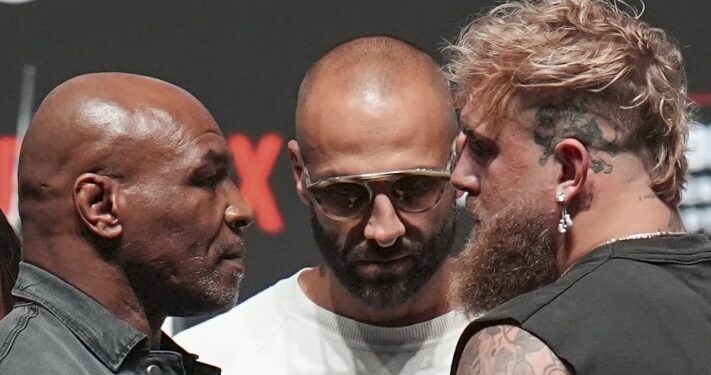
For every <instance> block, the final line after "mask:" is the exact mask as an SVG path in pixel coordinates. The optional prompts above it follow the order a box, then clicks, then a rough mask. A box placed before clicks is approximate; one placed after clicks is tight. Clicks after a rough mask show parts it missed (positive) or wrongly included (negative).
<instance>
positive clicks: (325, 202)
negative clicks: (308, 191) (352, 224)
mask: <svg viewBox="0 0 711 375" xmlns="http://www.w3.org/2000/svg"><path fill="white" fill-rule="evenodd" d="M312 193H313V196H314V198H315V199H316V201H317V202H318V204H319V205H320V206H321V209H322V210H323V211H324V212H325V213H326V214H328V215H330V216H334V217H339V218H353V217H356V216H359V215H361V214H362V213H363V210H364V209H365V208H366V207H367V206H368V204H369V203H370V194H369V193H368V189H366V188H365V186H363V185H359V184H353V183H347V182H339V183H335V184H331V185H328V186H326V187H324V188H322V189H318V190H317V191H314V192H312Z"/></svg>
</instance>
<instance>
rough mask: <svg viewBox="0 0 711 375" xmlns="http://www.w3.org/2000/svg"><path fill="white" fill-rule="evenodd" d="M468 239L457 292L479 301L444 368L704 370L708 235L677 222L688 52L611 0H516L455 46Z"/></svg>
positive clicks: (709, 364) (710, 255)
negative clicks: (471, 225)
mask: <svg viewBox="0 0 711 375" xmlns="http://www.w3.org/2000/svg"><path fill="white" fill-rule="evenodd" d="M448 52H449V54H450V59H451V62H450V64H449V66H448V71H449V73H450V76H451V79H452V81H453V83H454V88H455V92H456V96H457V99H458V103H459V107H460V110H461V122H462V127H463V130H464V133H465V137H461V138H460V140H461V141H462V143H463V147H464V151H463V155H462V156H461V158H460V160H459V162H458V164H457V166H456V169H455V171H454V172H453V175H452V181H453V184H454V185H455V186H456V187H458V188H459V189H461V190H464V191H466V192H467V193H468V209H469V210H470V211H471V213H472V214H473V215H474V217H475V219H476V225H475V230H474V231H473V233H474V235H473V238H472V239H471V242H470V245H469V247H468V249H466V251H465V252H464V254H463V256H462V259H461V260H460V261H459V262H458V268H457V270H456V271H457V272H456V279H457V282H456V287H455V293H454V295H455V297H456V299H458V300H459V302H460V303H461V304H462V305H463V306H464V307H465V308H466V309H467V310H468V311H469V312H470V313H476V312H480V311H484V310H490V311H489V312H488V313H487V314H486V315H485V316H484V317H483V318H482V319H479V320H477V321H475V322H474V323H472V324H471V325H470V326H469V327H468V328H467V329H466V330H465V332H464V333H463V335H462V337H461V339H460V342H459V345H458V347H457V350H456V353H455V357H454V364H453V367H452V373H453V374H455V373H456V374H574V373H577V374H700V373H708V370H709V369H711V356H709V355H708V353H707V351H708V348H709V344H711V283H709V282H708V280H711V243H710V242H709V240H708V239H707V238H705V237H704V236H701V235H690V234H687V233H685V230H684V226H683V223H682V222H681V220H680V216H679V212H678V207H677V205H678V204H679V201H680V197H681V191H682V189H683V187H684V182H685V178H684V175H685V173H686V167H687V163H686V158H685V155H684V152H685V148H686V138H687V133H688V130H687V128H688V125H687V121H688V120H687V117H688V102H687V95H686V80H685V75H684V69H683V63H682V56H681V53H680V52H679V49H678V47H677V46H676V45H675V43H674V42H673V41H672V40H671V39H670V37H669V36H668V35H667V34H666V33H665V32H664V31H662V30H660V29H656V28H653V27H652V26H650V25H649V24H647V23H645V22H644V21H642V20H640V18H639V14H638V13H637V12H636V11H635V10H634V9H633V8H631V7H628V6H627V5H626V4H624V3H622V2H606V1H599V0H542V1H517V2H510V3H506V4H503V5H500V6H498V7H496V8H495V9H493V10H492V11H490V12H489V13H488V14H487V15H485V16H483V17H480V18H478V19H476V20H474V21H473V22H472V23H471V24H469V25H468V26H467V27H466V28H465V29H464V30H463V31H462V34H461V36H460V37H459V40H458V41H457V42H456V43H455V44H453V45H451V46H450V47H448Z"/></svg>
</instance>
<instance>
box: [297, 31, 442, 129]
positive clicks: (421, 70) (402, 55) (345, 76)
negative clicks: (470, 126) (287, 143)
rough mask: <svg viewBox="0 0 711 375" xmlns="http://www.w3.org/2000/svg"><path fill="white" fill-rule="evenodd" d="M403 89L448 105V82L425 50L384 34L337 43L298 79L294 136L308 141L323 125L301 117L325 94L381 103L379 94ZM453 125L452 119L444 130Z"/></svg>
mask: <svg viewBox="0 0 711 375" xmlns="http://www.w3.org/2000/svg"><path fill="white" fill-rule="evenodd" d="M406 90H415V91H416V92H417V93H419V94H421V95H429V96H430V97H432V98H433V99H435V100H436V103H437V104H441V105H440V107H442V108H444V109H445V111H447V112H449V110H450V109H451V105H450V104H449V102H450V93H449V87H448V83H447V81H446V79H445V77H444V75H443V74H442V72H441V69H440V67H439V65H437V63H436V62H435V61H434V60H433V59H432V57H431V56H430V55H428V54H427V53H426V52H425V51H423V50H421V49H419V48H418V47H415V46H414V45H412V44H410V43H407V42H405V41H402V40H400V39H396V38H393V37H387V36H373V37H364V38H358V39H355V40H352V41H348V42H345V43H343V44H340V45H338V46H337V47H335V48H333V49H332V50H330V51H329V52H328V53H326V55H324V56H323V57H322V58H321V59H319V60H318V61H317V62H316V63H315V64H314V65H313V66H312V67H311V68H310V69H309V71H308V72H307V73H306V76H305V77H304V79H303V81H302V83H301V87H300V89H299V97H298V103H297V110H296V136H297V140H299V141H300V142H302V143H308V142H309V141H310V138H311V136H313V135H314V134H315V133H321V132H322V131H323V130H324V129H323V128H322V127H321V124H319V123H318V122H314V121H307V120H306V117H307V116H308V114H309V112H313V110H314V108H319V107H320V108H322V107H323V104H324V101H323V100H324V98H326V97H332V96H333V95H337V96H340V97H344V98H351V99H353V102H352V104H353V105H356V104H358V105H362V106H365V107H367V106H370V107H372V109H376V107H378V106H382V105H383V99H385V100H387V99H388V98H392V97H395V96H398V95H402V93H403V92H404V91H406ZM356 101H358V102H359V103H356ZM324 125H326V126H334V127H337V126H338V124H330V125H328V124H324ZM455 128H456V126H455V125H454V124H452V127H451V129H450V131H452V132H454V131H455V130H456V129H455ZM413 130H415V129H413Z"/></svg>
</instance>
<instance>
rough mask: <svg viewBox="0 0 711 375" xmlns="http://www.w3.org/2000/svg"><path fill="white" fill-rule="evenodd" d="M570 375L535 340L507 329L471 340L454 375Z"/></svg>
mask: <svg viewBox="0 0 711 375" xmlns="http://www.w3.org/2000/svg"><path fill="white" fill-rule="evenodd" d="M509 374H511V375H572V373H571V372H569V371H568V369H567V368H566V367H565V365H564V364H563V363H562V362H561V361H560V359H558V357H556V355H555V354H554V353H553V352H552V351H551V350H550V348H548V346H546V344H544V343H543V342H542V341H541V340H539V339H538V338H537V337H535V336H533V335H532V334H530V333H528V332H526V331H525V330H523V329H521V328H519V327H516V326H511V325H499V326H493V327H489V328H486V329H483V330H482V331H480V332H479V333H477V334H476V335H474V336H472V338H471V339H469V342H468V343H467V346H466V347H465V348H464V353H463V354H462V359H461V360H460V361H459V367H458V368H457V375H509Z"/></svg>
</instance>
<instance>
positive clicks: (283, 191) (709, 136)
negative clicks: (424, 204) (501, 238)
mask: <svg viewBox="0 0 711 375" xmlns="http://www.w3.org/2000/svg"><path fill="white" fill-rule="evenodd" d="M628 2H629V3H631V4H632V5H635V6H637V7H638V8H640V6H639V4H640V3H639V2H638V1H635V0H630V1H628ZM495 4H496V2H494V1H492V0H468V1H464V0H451V1H434V0H430V1H425V0H387V1H374V0H352V1H345V0H339V1H332V0H321V1H314V0H300V1H293V0H292V1H289V0H252V1H245V0H211V1H198V0H151V1H145V0H121V1H119V0H114V1H109V0H83V1H78V0H0V208H1V209H2V210H3V211H4V212H6V213H8V214H9V217H10V220H11V222H12V223H13V225H14V226H15V227H16V228H17V229H18V230H19V229H20V223H19V218H18V217H17V209H16V191H15V190H16V183H15V164H16V155H17V151H18V146H19V142H20V141H21V138H22V135H23V134H24V131H25V129H26V127H27V124H28V123H29V120H30V118H31V116H32V114H33V112H34V110H35V109H36V108H37V105H38V104H39V102H40V101H41V99H42V98H43V97H44V96H45V95H46V94H47V93H48V92H49V90H51V89H52V88H53V87H54V86H56V85H58V84H59V83H61V82H62V81H64V80H66V79H68V78H71V77H73V76H75V75H78V74H82V73H86V72H96V71H125V72H132V73H138V74H145V75H149V76H154V77H157V78H160V79H163V80H166V81H169V82H172V83H174V84H177V85H179V86H181V87H183V88H185V89H187V90H188V91H190V92H191V93H193V94H194V95H195V96H196V97H197V98H198V99H200V100H201V101H202V102H203V103H204V104H205V105H206V106H207V107H208V109H210V111H211V112H212V113H213V115H214V117H215V118H216V120H217V122H218V123H219V124H220V125H221V127H222V128H223V130H224V132H225V134H226V135H227V136H228V138H229V140H230V144H231V145H232V146H233V152H234V154H235V163H236V165H237V170H238V174H239V179H240V181H239V183H240V185H241V187H242V188H243V190H244V191H248V192H249V193H248V194H247V195H248V196H247V198H248V199H249V200H250V201H251V202H252V204H253V205H254V207H255V211H256V215H257V221H256V223H255V225H254V226H253V227H252V228H251V230H250V231H249V233H248V235H247V241H248V246H249V249H250V250H249V253H248V256H247V263H248V276H247V278H246V280H245V283H244V284H243V289H242V291H241V296H242V300H245V299H246V298H249V297H250V296H252V295H254V294H255V293H257V292H259V291H260V290H262V289H264V288H266V287H268V286H269V285H271V284H273V283H274V282H275V281H276V280H278V279H281V278H283V277H286V276H289V275H291V274H293V273H294V272H295V271H297V270H299V269H300V268H303V267H305V266H310V265H314V264H316V263H318V260H319V257H318V252H317V250H316V248H315V245H314V243H313V240H312V236H311V229H310V225H309V218H308V214H307V210H306V209H305V208H304V207H303V205H302V203H301V201H300V200H299V199H298V197H297V195H296V193H295V191H294V189H293V181H292V178H291V174H290V169H289V158H288V156H287V153H286V142H287V141H288V140H289V139H291V137H292V132H293V130H292V128H293V117H294V108H295V104H296V94H297V90H298V86H299V83H300V81H301V78H302V76H303V74H304V73H305V71H306V70H307V69H308V67H309V65H310V64H311V63H312V62H313V61H315V60H316V59H317V58H318V57H320V56H321V55H322V54H323V53H324V52H326V51H327V50H328V49H329V48H331V47H333V46H334V45H336V44H338V43H340V42H342V41H344V40H347V39H350V38H353V37H358V36H363V35H370V34H390V35H395V36H398V37H400V38H403V39H406V40H409V41H410V42H412V43H415V44H417V45H419V46H420V47H422V48H424V49H426V50H428V51H430V52H431V53H433V54H434V55H435V56H438V54H439V50H440V48H441V47H442V46H443V45H444V44H445V40H453V39H454V38H455V37H456V35H457V34H458V30H459V28H460V27H461V26H463V25H465V24H466V23H467V21H468V20H470V19H471V18H472V17H473V16H474V15H475V14H476V13H478V12H481V11H483V10H485V9H487V8H490V7H492V6H493V5H495ZM645 5H646V11H645V13H644V15H643V17H642V18H643V19H645V20H647V21H649V22H651V23H652V24H654V25H656V26H658V27H661V28H663V29H666V30H667V31H669V32H670V33H671V35H673V36H674V37H675V38H676V39H677V40H678V41H679V43H680V45H681V46H682V51H683V53H684V55H685V57H686V67H687V72H688V77H689V88H690V91H691V92H692V98H693V99H694V100H695V101H696V102H697V104H698V105H699V111H698V116H697V117H698V124H696V125H695V126H694V129H693V130H692V133H691V136H690V146H691V148H692V150H691V151H690V157H689V159H690V160H689V161H690V177H689V183H688V187H687V191H686V194H685V195H684V201H683V205H682V210H683V211H682V215H683V218H684V221H685V223H686V226H687V228H688V229H689V230H690V231H694V232H704V231H705V232H706V233H711V148H710V147H709V145H711V126H708V125H704V124H706V123H711V47H710V45H711V43H710V42H711V24H710V23H709V22H708V16H709V14H711V3H710V2H708V1H707V0H678V1H663V0H648V1H646V2H645ZM459 216H460V218H461V219H460V221H461V223H460V225H459V236H458V238H459V239H460V240H461V239H462V238H464V237H465V234H466V233H467V232H468V230H469V228H468V226H469V220H468V218H467V216H466V215H459ZM460 245H461V241H460V243H459V244H457V246H460ZM195 321H197V320H184V319H177V320H174V321H173V322H172V323H171V324H172V325H173V327H172V329H174V330H176V331H177V330H180V329H182V328H183V327H185V326H187V325H190V324H193V323H194V322H195Z"/></svg>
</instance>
